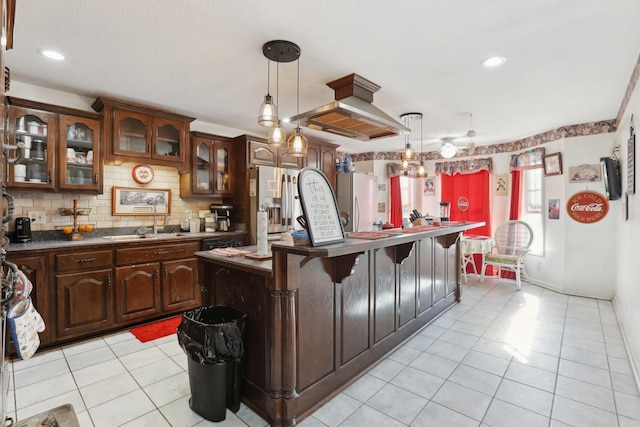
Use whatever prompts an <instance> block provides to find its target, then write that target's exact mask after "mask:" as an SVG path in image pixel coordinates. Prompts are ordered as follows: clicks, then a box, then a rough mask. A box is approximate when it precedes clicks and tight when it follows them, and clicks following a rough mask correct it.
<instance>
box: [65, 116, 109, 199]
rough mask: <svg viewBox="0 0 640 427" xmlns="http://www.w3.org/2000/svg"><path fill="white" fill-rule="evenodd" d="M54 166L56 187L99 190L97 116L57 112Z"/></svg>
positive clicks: (100, 187) (100, 179)
mask: <svg viewBox="0 0 640 427" xmlns="http://www.w3.org/2000/svg"><path fill="white" fill-rule="evenodd" d="M94 156H95V157H94ZM94 160H95V161H94ZM58 170H59V174H58V181H59V184H58V187H59V188H64V189H78V190H97V191H100V192H101V190H102V177H101V176H100V170H101V168H100V122H99V121H98V120H94V119H85V118H80V117H73V116H64V115H62V116H60V131H59V142H58Z"/></svg>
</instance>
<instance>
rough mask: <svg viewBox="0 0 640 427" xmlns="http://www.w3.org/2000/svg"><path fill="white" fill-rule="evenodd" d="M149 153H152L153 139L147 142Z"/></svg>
mask: <svg viewBox="0 0 640 427" xmlns="http://www.w3.org/2000/svg"><path fill="white" fill-rule="evenodd" d="M147 153H149V154H151V141H149V142H147Z"/></svg>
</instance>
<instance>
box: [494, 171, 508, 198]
mask: <svg viewBox="0 0 640 427" xmlns="http://www.w3.org/2000/svg"><path fill="white" fill-rule="evenodd" d="M508 182H509V174H506V173H498V174H496V184H495V185H496V186H495V189H496V196H506V195H507V194H509V191H508V190H507V183H508Z"/></svg>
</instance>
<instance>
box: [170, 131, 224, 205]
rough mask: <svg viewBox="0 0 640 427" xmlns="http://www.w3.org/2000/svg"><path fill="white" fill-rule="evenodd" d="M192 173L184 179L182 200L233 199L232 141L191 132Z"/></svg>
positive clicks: (182, 181) (182, 176)
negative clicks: (189, 198)
mask: <svg viewBox="0 0 640 427" xmlns="http://www.w3.org/2000/svg"><path fill="white" fill-rule="evenodd" d="M191 150H192V155H191V164H192V170H191V172H189V173H185V174H182V175H180V196H181V197H202V196H204V197H211V196H229V195H231V193H232V188H233V187H232V184H233V167H232V163H231V160H232V158H233V157H232V156H233V143H232V141H230V140H228V139H226V138H222V137H218V136H215V135H209V134H205V133H201V132H191Z"/></svg>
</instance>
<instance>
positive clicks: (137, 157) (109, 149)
mask: <svg viewBox="0 0 640 427" xmlns="http://www.w3.org/2000/svg"><path fill="white" fill-rule="evenodd" d="M92 107H93V109H94V110H96V111H98V112H101V113H102V114H103V117H104V120H103V122H104V127H103V131H104V136H105V142H106V149H105V160H106V161H107V162H109V163H111V164H120V163H122V162H136V161H145V162H147V163H151V164H155V165H162V166H173V167H175V168H176V169H177V170H178V171H179V172H189V170H190V166H191V162H190V155H191V150H190V147H189V144H188V140H189V124H190V123H191V122H192V121H193V120H194V118H193V117H186V116H181V115H179V114H174V113H169V112H165V111H159V110H155V109H151V108H148V107H145V106H141V105H134V104H130V103H126V102H122V101H117V100H113V99H106V98H98V99H96V101H95V102H94V103H93V105H92Z"/></svg>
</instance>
